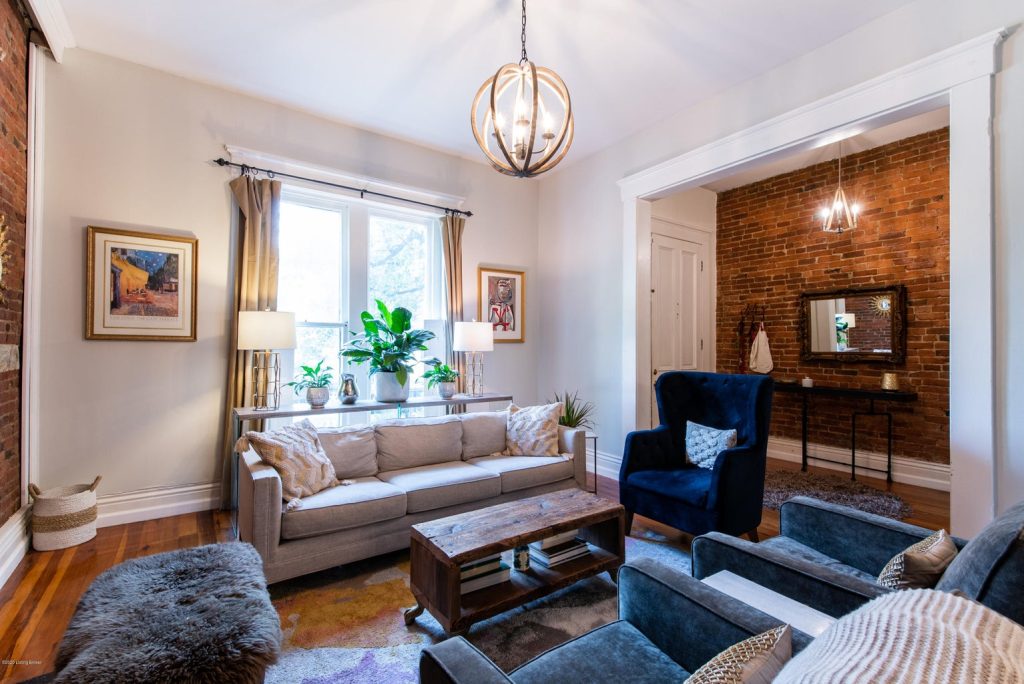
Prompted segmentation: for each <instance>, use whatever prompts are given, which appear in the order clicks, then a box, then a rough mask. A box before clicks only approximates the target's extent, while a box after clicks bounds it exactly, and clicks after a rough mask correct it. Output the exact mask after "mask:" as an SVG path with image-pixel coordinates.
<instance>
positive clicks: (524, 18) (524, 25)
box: [519, 0, 528, 64]
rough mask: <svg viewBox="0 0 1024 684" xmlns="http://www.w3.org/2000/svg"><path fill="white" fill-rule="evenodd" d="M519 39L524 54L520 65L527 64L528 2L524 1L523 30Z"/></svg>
mask: <svg viewBox="0 0 1024 684" xmlns="http://www.w3.org/2000/svg"><path fill="white" fill-rule="evenodd" d="M519 38H520V40H521V41H522V42H523V54H522V57H521V58H520V59H519V63H520V64H525V63H526V62H527V61H528V60H527V59H526V0H523V30H522V33H520V34H519Z"/></svg>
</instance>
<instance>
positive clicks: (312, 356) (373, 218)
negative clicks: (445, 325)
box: [277, 186, 445, 426]
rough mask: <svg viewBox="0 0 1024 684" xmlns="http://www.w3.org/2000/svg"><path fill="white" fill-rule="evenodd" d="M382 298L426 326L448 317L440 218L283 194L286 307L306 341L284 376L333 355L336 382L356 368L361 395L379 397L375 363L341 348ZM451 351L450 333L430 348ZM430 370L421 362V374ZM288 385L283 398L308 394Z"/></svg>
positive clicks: (363, 418)
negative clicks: (372, 371) (352, 359)
mask: <svg viewBox="0 0 1024 684" xmlns="http://www.w3.org/2000/svg"><path fill="white" fill-rule="evenodd" d="M375 299H380V300H382V301H383V302H384V303H385V304H387V305H388V306H389V307H390V308H394V307H396V306H404V307H405V308H407V309H409V310H410V311H412V312H413V325H415V326H417V327H431V328H432V329H433V328H435V327H436V326H437V325H438V324H437V323H436V322H437V321H440V320H441V319H443V318H444V311H445V306H444V280H443V277H442V253H441V233H440V222H439V220H438V217H437V216H434V215H430V214H425V213H421V212H418V211H409V210H404V209H397V208H395V207H392V206H390V205H383V204H377V203H372V202H365V201H362V200H357V199H352V198H348V197H341V196H338V195H334V194H331V193H326V192H319V191H314V190H308V189H305V188H299V187H290V186H289V187H286V188H285V190H284V192H283V193H282V200H281V232H280V273H279V276H278V298H277V308H278V309H279V310H281V311H294V312H295V326H296V330H295V337H296V343H297V346H296V349H295V350H294V352H285V353H282V355H281V366H282V368H281V375H282V378H283V379H290V378H291V377H293V376H294V373H295V369H297V368H298V367H299V366H300V365H315V364H316V363H317V361H319V360H320V359H324V362H325V364H326V365H329V366H332V367H333V368H334V369H335V380H336V381H337V380H338V379H339V377H340V374H341V373H342V372H349V373H353V374H355V376H356V383H357V384H358V386H359V391H360V394H361V396H363V397H369V396H370V383H369V375H368V369H367V367H366V366H365V365H364V366H347V367H346V365H345V363H344V360H343V359H342V358H341V357H340V352H341V350H342V348H343V347H344V345H345V342H346V340H348V339H350V338H351V336H352V335H353V334H358V333H359V332H361V331H362V323H361V322H360V318H359V316H360V313H361V312H362V311H364V310H370V311H376V305H375V304H374V300H375ZM438 337H439V338H441V337H443V335H440V334H439V335H438ZM443 351H444V348H443V341H442V340H440V339H438V344H436V345H434V347H433V348H432V349H431V350H430V351H429V352H426V353H425V354H424V356H442V355H443ZM422 371H423V368H422V366H417V368H416V377H417V379H418V377H419V375H420V374H421V373H422ZM335 386H337V382H336V383H335ZM411 389H412V395H413V396H416V395H417V394H422V393H423V392H424V390H425V388H424V386H423V385H422V383H419V382H415V381H414V383H413V385H412V388H411ZM284 392H285V395H284V396H283V397H282V403H286V404H287V403H290V401H292V400H293V399H294V400H295V401H303V399H304V398H303V397H301V396H300V397H294V398H293V397H292V396H289V395H288V394H287V393H289V392H291V390H290V389H289V388H286V389H285V390H284ZM390 413H391V412H388V414H389V415H390ZM377 417H379V416H377ZM374 418H375V416H373V415H370V414H347V415H345V416H338V415H326V416H320V417H318V418H317V420H315V421H314V422H315V423H317V424H318V425H322V426H329V425H340V424H350V423H362V422H367V421H372V420H374Z"/></svg>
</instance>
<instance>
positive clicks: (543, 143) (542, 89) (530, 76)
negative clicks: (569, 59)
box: [470, 0, 573, 178]
mask: <svg viewBox="0 0 1024 684" xmlns="http://www.w3.org/2000/svg"><path fill="white" fill-rule="evenodd" d="M520 38H521V40H522V46H523V50H522V55H521V57H520V59H519V63H518V64H505V65H504V66H502V67H501V68H499V69H498V71H497V72H495V74H494V76H493V77H492V78H489V79H487V80H486V81H484V84H483V85H482V86H480V89H479V90H478V91H477V93H476V97H475V98H473V107H472V110H471V111H470V121H471V122H472V125H473V137H474V138H476V143H477V145H479V146H480V149H481V150H482V151H483V153H484V154H485V155H486V156H487V159H488V160H489V161H490V162H491V165H492V166H493V167H494V168H495V169H496V170H497V171H500V172H501V173H504V174H506V175H509V176H518V177H519V178H529V177H531V176H536V175H539V174H541V173H544V172H545V171H549V170H551V169H552V168H554V167H555V165H557V164H558V162H560V161H562V159H563V158H564V157H565V154H566V152H568V151H569V146H570V145H572V138H573V119H572V102H571V101H570V99H569V90H568V88H566V87H565V83H564V82H563V81H562V79H561V77H559V75H558V74H556V73H555V72H554V71H552V70H551V69H547V68H545V67H539V66H537V65H535V64H534V63H533V62H531V61H530V60H529V59H527V57H526V0H523V22H522V32H521V34H520Z"/></svg>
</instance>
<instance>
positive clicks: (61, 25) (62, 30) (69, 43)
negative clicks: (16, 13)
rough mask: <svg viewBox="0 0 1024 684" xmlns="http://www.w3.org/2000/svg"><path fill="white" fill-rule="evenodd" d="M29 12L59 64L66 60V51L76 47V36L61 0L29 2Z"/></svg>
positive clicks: (34, 0)
mask: <svg viewBox="0 0 1024 684" xmlns="http://www.w3.org/2000/svg"><path fill="white" fill-rule="evenodd" d="M27 2H28V8H29V11H30V12H31V13H32V18H33V19H34V20H35V24H36V26H37V27H38V28H39V31H40V32H41V33H42V34H43V36H45V38H46V44H47V46H49V48H50V52H51V53H53V58H54V59H55V60H56V61H57V63H58V64H59V63H60V62H61V61H62V60H63V59H64V51H65V50H67V49H68V48H73V47H75V36H74V34H73V33H72V32H71V24H69V23H68V17H67V15H66V14H64V6H63V5H61V4H60V0H27Z"/></svg>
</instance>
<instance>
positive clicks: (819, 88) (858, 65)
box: [539, 0, 1024, 509]
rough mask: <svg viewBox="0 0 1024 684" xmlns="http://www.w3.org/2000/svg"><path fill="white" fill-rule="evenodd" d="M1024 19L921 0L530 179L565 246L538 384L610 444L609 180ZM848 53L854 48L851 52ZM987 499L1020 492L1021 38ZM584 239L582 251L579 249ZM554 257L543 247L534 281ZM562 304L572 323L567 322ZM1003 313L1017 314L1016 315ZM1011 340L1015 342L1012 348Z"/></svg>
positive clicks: (999, 160)
mask: <svg viewBox="0 0 1024 684" xmlns="http://www.w3.org/2000/svg"><path fill="white" fill-rule="evenodd" d="M1022 20H1024V5H1021V3H1020V2H1019V0H986V1H984V2H970V3H964V2H959V1H958V0H919V1H918V2H916V3H912V4H910V5H906V6H904V7H902V8H900V9H898V10H896V11H894V12H892V13H890V14H888V15H886V16H883V17H881V18H879V19H878V20H876V21H874V22H871V23H869V24H867V25H865V26H862V27H860V28H858V29H856V30H855V31H853V32H851V33H849V34H847V35H845V36H843V37H841V38H839V39H838V40H836V41H834V42H832V43H830V44H828V45H825V46H823V47H821V48H819V49H817V50H814V51H812V52H810V53H807V54H805V55H803V56H801V57H799V58H798V59H796V60H793V61H792V62H790V63H787V64H784V65H782V66H780V67H778V68H776V69H773V70H772V71H770V72H768V73H766V74H763V75H762V76H759V77H757V78H754V79H751V80H750V81H747V82H745V83H743V84H740V85H738V86H736V87H734V88H730V89H728V90H726V91H723V92H722V93H720V94H719V95H717V96H715V97H713V98H710V99H708V100H706V101H704V102H702V103H700V104H699V105H696V106H694V107H692V108H690V109H688V110H686V111H683V112H680V113H679V114H677V115H675V116H673V117H670V118H669V119H666V120H665V121H663V122H661V123H659V124H657V125H655V126H652V127H650V128H648V129H646V130H644V131H642V132H640V133H638V134H636V135H633V136H630V137H628V138H626V139H624V140H622V141H620V142H619V143H616V144H615V145H613V146H611V147H609V148H607V149H605V150H603V151H601V152H599V153H597V154H595V155H592V156H590V157H588V158H586V159H572V160H571V162H570V163H569V164H567V165H564V166H562V167H561V168H559V169H558V170H556V171H555V172H553V174H552V175H550V176H549V177H548V178H546V179H544V181H543V182H542V184H541V193H540V217H539V221H540V226H539V230H540V234H541V235H543V236H544V241H545V243H546V244H551V245H554V246H556V247H557V248H558V249H559V250H570V249H574V250H575V253H576V254H579V255H581V256H582V257H583V260H582V261H581V262H580V263H578V264H574V266H573V275H574V276H575V277H574V278H573V279H572V280H571V281H570V282H568V283H564V284H563V285H562V286H561V287H560V288H558V289H555V290H552V292H551V294H550V296H548V297H547V298H546V299H545V302H544V311H543V313H542V316H543V320H544V321H545V322H549V321H551V322H553V324H552V325H546V326H545V330H544V333H545V335H544V339H543V343H544V344H543V349H544V355H543V356H542V357H541V369H542V374H541V378H542V380H541V390H542V391H543V390H544V383H545V382H548V381H549V378H550V379H554V380H557V381H558V382H561V383H572V386H579V387H580V389H581V392H582V393H583V394H586V395H588V398H593V400H594V401H596V402H597V404H598V420H599V421H600V423H601V425H600V433H601V438H602V450H603V451H609V452H611V451H615V452H617V453H621V449H622V443H623V440H624V437H625V435H624V434H622V429H621V427H620V426H621V425H622V423H623V416H622V409H621V406H620V402H619V397H618V394H619V391H618V388H619V384H618V378H617V374H618V372H619V364H618V360H619V359H620V358H621V338H620V337H619V336H616V335H614V334H610V332H612V331H614V330H616V329H620V326H621V324H622V296H621V288H622V267H621V263H620V262H621V249H622V247H621V246H622V244H623V235H622V205H621V202H620V200H619V193H618V188H617V186H616V181H618V180H620V179H621V178H623V177H625V176H628V175H630V174H632V173H635V172H637V171H640V170H642V169H645V168H648V167H650V166H652V165H654V164H657V163H659V162H662V161H665V160H666V159H669V158H672V157H675V156H678V155H680V154H682V153H684V152H686V151H688V150H691V149H694V148H696V147H699V146H701V145H703V144H707V143H709V142H712V141H715V140H718V139H719V138H722V137H724V136H726V135H728V134H730V133H734V132H736V131H738V130H742V129H744V128H747V127H750V126H752V125H754V124H757V123H759V122H762V121H764V120H766V119H768V118H771V117H773V116H776V115H779V114H782V113H784V112H787V111H789V110H791V109H794V108H796V107H799V106H801V105H804V104H807V103H809V102H813V101H815V100H817V99H819V98H821V97H824V96H826V95H829V94H832V93H834V92H837V91H840V90H842V89H844V88H847V87H850V86H853V85H856V84H858V83H860V82H863V81H866V80H868V79H870V78H873V77H875V76H878V75H880V74H883V73H886V72H888V71H891V70H893V69H895V68H897V67H899V66H902V65H904V64H907V63H909V62H912V61H914V60H916V59H920V58H922V57H925V56H927V55H930V54H932V53H935V52H937V51H939V50H942V49H944V48H946V47H949V46H952V45H955V44H957V43H960V42H962V41H965V40H968V39H970V38H973V37H975V36H977V35H980V34H982V33H984V32H986V31H990V30H992V29H995V28H999V27H1001V26H1013V25H1015V24H1017V23H1019V22H1021V21H1022ZM851 55H856V58H855V59H851V58H850V56H851ZM995 111H996V120H995V122H994V127H995V145H996V150H995V159H996V162H995V164H996V168H995V188H996V254H997V257H996V259H997V263H996V281H997V282H996V293H997V303H996V307H997V316H998V319H999V325H998V329H997V345H998V352H997V364H998V368H997V370H998V373H997V375H998V377H999V378H1000V382H1001V384H1000V386H999V387H998V389H997V397H996V402H997V404H998V405H999V406H1000V407H1001V411H1002V413H1001V414H1000V416H999V419H998V427H997V430H998V442H999V443H998V454H999V456H998V460H999V462H998V463H997V481H998V483H999V485H998V492H997V496H998V507H999V508H1000V509H1005V508H1006V507H1007V506H1009V505H1010V504H1011V503H1013V502H1014V501H1016V500H1020V499H1021V498H1022V496H1024V421H1021V420H1019V417H1020V416H1021V415H1024V358H1021V356H1020V355H1019V354H1016V355H1015V354H1013V353H1011V350H1012V349H1013V348H1014V346H1015V345H1014V341H1017V340H1020V339H1024V337H1022V335H1024V317H1021V316H1020V313H1019V310H1020V306H1019V304H1018V303H1017V301H1016V299H1017V297H1018V294H1017V293H1019V292H1021V291H1022V286H1024V275H1022V274H1021V273H1020V271H1019V269H1018V270H1017V271H1013V270H1012V266H1013V265H1014V264H1020V263H1022V261H1024V236H1022V235H1021V232H1022V231H1021V226H1020V218H1019V217H1020V216H1024V158H1022V155H1021V154H1020V153H1019V152H1020V150H1021V149H1024V129H1022V127H1021V126H1020V122H1021V121H1022V120H1024V37H1022V35H1021V32H1020V31H1016V32H1015V33H1013V35H1011V36H1010V37H1009V38H1008V39H1007V41H1006V42H1005V43H1004V46H1003V59H1002V71H1001V72H1000V73H999V74H998V75H997V77H996V96H995ZM583 245H585V249H581V246H583ZM562 263H563V261H562V260H561V259H559V258H558V257H557V255H553V254H541V255H540V258H539V265H540V270H541V274H540V275H541V278H542V279H543V280H544V282H545V283H554V282H555V279H556V273H557V269H558V268H559V267H560V266H561V265H562ZM569 311H571V312H572V324H571V325H570V324H569V322H568V321H567V320H566V318H567V312H569ZM1014 314H1015V315H1014ZM1016 346H1017V347H1018V348H1019V344H1016Z"/></svg>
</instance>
